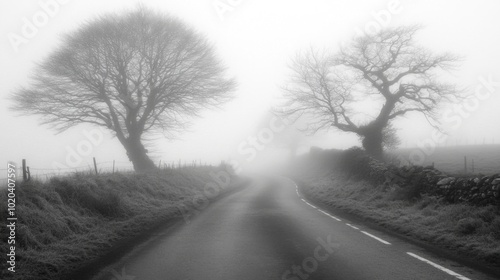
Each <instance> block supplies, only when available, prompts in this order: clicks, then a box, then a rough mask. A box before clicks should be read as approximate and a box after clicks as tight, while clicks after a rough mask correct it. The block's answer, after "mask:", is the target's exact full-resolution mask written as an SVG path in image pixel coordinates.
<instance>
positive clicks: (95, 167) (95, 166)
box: [93, 157, 98, 175]
mask: <svg viewBox="0 0 500 280" xmlns="http://www.w3.org/2000/svg"><path fill="white" fill-rule="evenodd" d="M93 159H94V169H95V175H97V174H98V173H97V163H96V161H95V157H94V158H93Z"/></svg>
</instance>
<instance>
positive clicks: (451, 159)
mask: <svg viewBox="0 0 500 280" xmlns="http://www.w3.org/2000/svg"><path fill="white" fill-rule="evenodd" d="M416 150H417V151H418V150H419V149H418V148H408V149H399V150H396V151H394V152H392V154H393V155H396V156H403V158H405V159H408V158H409V155H410V154H411V153H413V152H414V151H416ZM421 151H422V150H421ZM464 157H467V170H468V173H474V174H484V175H492V174H496V173H500V145H477V146H472V145H471V146H454V147H437V148H436V149H435V150H434V151H433V152H432V153H428V155H426V156H425V161H424V164H423V165H432V163H434V166H435V167H436V168H437V169H439V170H441V171H443V172H446V173H450V174H463V173H464Z"/></svg>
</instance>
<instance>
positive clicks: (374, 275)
mask: <svg viewBox="0 0 500 280" xmlns="http://www.w3.org/2000/svg"><path fill="white" fill-rule="evenodd" d="M94 279H117V280H122V279H125V280H129V279H135V280H139V279H141V280H142V279H143V280H156V279H158V280H159V279H162V280H167V279H172V280H197V279H203V280H212V279H213V280H226V279H227V280H246V279H249V280H250V279H252V280H267V279H277V280H278V279H294V280H299V279H332V280H333V279H367V280H372V279H384V280H389V279H398V280H401V279H426V280H431V279H491V280H493V279H495V278H493V277H490V276H487V275H485V274H483V273H481V272H478V271H476V270H473V269H471V268H467V267H464V266H461V265H459V264H457V263H455V262H453V261H450V260H446V259H442V258H440V257H436V256H434V255H433V254H431V253H429V252H426V251H425V250H424V249H422V248H419V247H417V246H415V245H411V244H408V243H407V242H404V241H402V240H400V239H398V238H396V237H393V236H390V235H387V234H384V233H382V232H379V231H376V230H373V229H370V228H368V227H366V226H363V225H362V224H354V223H351V222H349V221H347V220H344V219H340V218H338V217H336V216H335V215H334V214H333V215H332V214H329V213H327V212H323V211H322V210H321V209H318V208H315V206H313V205H311V204H309V203H308V202H307V201H305V200H303V199H302V197H301V195H300V194H299V192H298V191H297V188H296V185H295V184H294V183H293V182H292V181H291V180H289V179H286V178H282V177H261V178H258V179H254V181H253V183H252V184H250V185H249V186H248V187H246V188H245V189H243V190H242V191H239V192H235V193H233V194H231V195H229V196H227V197H224V198H222V199H221V200H219V201H217V202H215V203H213V204H212V205H210V206H209V207H208V208H207V209H206V210H205V211H203V212H202V213H201V214H200V215H198V216H196V217H195V218H193V220H192V221H191V222H190V223H188V224H183V225H180V226H177V227H176V228H175V229H173V230H171V231H167V232H165V233H163V234H160V235H156V236H154V237H153V238H152V239H151V240H150V241H149V242H147V243H146V244H145V245H142V246H140V247H138V248H137V249H136V250H134V251H133V252H132V253H130V254H129V255H127V256H125V257H124V258H123V259H122V260H120V261H119V262H117V263H116V264H114V265H112V266H110V267H108V268H106V269H104V270H103V271H101V273H100V275H99V276H96V277H95V278H94Z"/></svg>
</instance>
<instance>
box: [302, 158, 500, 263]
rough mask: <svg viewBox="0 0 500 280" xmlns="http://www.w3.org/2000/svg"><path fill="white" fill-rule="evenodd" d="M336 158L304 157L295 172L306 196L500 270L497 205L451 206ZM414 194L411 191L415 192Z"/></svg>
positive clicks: (325, 205) (499, 222)
mask: <svg viewBox="0 0 500 280" xmlns="http://www.w3.org/2000/svg"><path fill="white" fill-rule="evenodd" d="M338 164H341V163H339V162H336V161H335V160H330V161H322V162H317V161H314V160H311V159H310V158H309V157H304V158H302V159H301V160H300V163H298V164H297V165H296V166H295V169H294V174H295V178H296V179H297V180H298V182H299V185H300V187H301V191H302V193H303V194H304V195H305V196H306V197H307V198H308V199H309V200H311V201H314V202H315V203H317V204H319V205H322V206H323V207H325V208H329V209H332V210H337V211H339V210H340V211H341V212H344V213H346V214H348V215H353V216H355V217H357V218H360V219H363V220H367V221H369V222H371V223H373V224H376V225H379V226H382V227H383V228H385V229H387V230H389V231H393V232H396V233H399V234H402V235H404V236H406V237H408V238H410V239H413V240H416V241H420V242H424V243H425V244H428V245H431V246H432V247H434V248H441V249H443V250H445V251H448V252H451V253H455V254H456V255H458V256H460V257H464V258H466V259H470V260H473V261H475V262H480V263H482V264H485V265H487V266H490V267H492V268H493V269H494V270H498V268H500V211H499V208H498V207H497V206H492V205H490V206H483V207H479V206H472V205H468V204H465V203H457V204H450V203H446V202H445V201H444V200H443V199H441V198H438V197H434V196H429V195H425V194H423V195H418V196H414V195H413V194H409V193H408V189H404V188H399V189H398V188H390V187H387V186H383V185H374V184H373V183H370V182H367V181H366V180H361V179H359V178H356V177H355V176H352V175H347V174H346V172H345V171H344V170H342V168H341V167H340V166H338ZM410 191H411V189H410Z"/></svg>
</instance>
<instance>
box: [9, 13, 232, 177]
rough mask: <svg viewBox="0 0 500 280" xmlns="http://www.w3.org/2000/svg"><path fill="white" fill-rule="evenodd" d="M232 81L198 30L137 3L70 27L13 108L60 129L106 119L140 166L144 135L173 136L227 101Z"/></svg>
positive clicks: (149, 164)
mask: <svg viewBox="0 0 500 280" xmlns="http://www.w3.org/2000/svg"><path fill="white" fill-rule="evenodd" d="M234 87H235V82H234V80H233V79H230V78H227V77H226V76H225V68H224V67H223V66H222V65H221V62H220V61H219V60H218V59H217V57H216V55H215V51H214V48H213V47H212V45H211V44H210V43H209V42H208V41H207V40H206V39H205V38H204V37H203V36H201V35H200V34H199V33H198V32H195V31H194V30H192V29H191V28H189V27H187V26H186V25H185V24H184V23H182V22H180V21H179V20H177V19H174V18H170V17H167V16H164V15H161V14H159V13H156V12H153V11H150V10H148V9H145V8H143V7H140V8H139V9H138V10H136V11H132V12H129V13H126V14H123V15H106V16H102V17H99V18H97V19H95V20H93V21H91V22H89V23H87V24H85V25H84V26H83V27H81V28H80V29H78V30H76V31H75V32H73V33H71V34H69V35H67V36H66V37H65V40H64V42H63V44H62V45H61V46H60V47H59V48H58V49H57V50H56V51H54V52H53V53H52V54H51V55H50V56H49V57H48V58H47V59H46V60H45V61H44V62H43V63H41V64H40V66H39V68H38V69H37V70H36V75H34V77H33V83H32V84H31V85H30V86H29V87H28V88H22V89H21V90H19V91H17V92H15V93H14V94H13V100H14V104H15V105H14V106H13V109H14V110H17V111H20V112H22V113H24V114H33V115H39V116H41V121H42V123H44V124H50V125H52V126H53V127H54V128H55V129H56V130H57V131H58V132H62V131H64V130H67V129H68V128H71V127H73V126H75V125H77V124H81V123H87V124H93V125H97V126H101V127H105V128H107V129H109V130H111V131H112V133H113V134H114V135H115V136H116V137H117V138H118V140H119V141H120V143H121V144H122V145H123V147H124V148H125V150H126V151H127V155H128V157H129V159H130V161H131V162H132V163H133V166H134V169H135V170H137V171H144V170H150V169H154V168H155V165H154V163H153V161H152V160H151V159H150V158H149V156H148V154H147V150H146V148H145V145H144V137H145V136H150V135H151V134H152V133H158V132H159V133H163V134H164V135H165V136H167V137H169V136H172V132H174V131H178V130H181V129H182V128H183V127H184V126H185V125H186V124H187V122H188V120H189V118H190V117H193V116H198V115H199V113H200V111H201V110H202V109H204V108H216V107H218V106H219V105H221V104H222V103H224V102H226V101H228V100H229V99H230V98H231V92H232V91H233V89H234Z"/></svg>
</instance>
